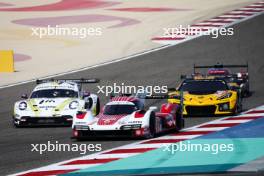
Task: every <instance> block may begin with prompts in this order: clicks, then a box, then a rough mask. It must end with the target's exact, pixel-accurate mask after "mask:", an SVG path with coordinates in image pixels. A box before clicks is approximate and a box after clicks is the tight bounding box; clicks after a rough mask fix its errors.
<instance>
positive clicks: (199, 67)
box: [193, 63, 248, 74]
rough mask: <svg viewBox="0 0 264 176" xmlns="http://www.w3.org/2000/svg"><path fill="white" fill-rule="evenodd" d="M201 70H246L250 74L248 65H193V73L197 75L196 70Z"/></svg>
mask: <svg viewBox="0 0 264 176" xmlns="http://www.w3.org/2000/svg"><path fill="white" fill-rule="evenodd" d="M201 68H246V69H247V72H248V63H246V64H242V65H224V64H219V63H217V64H216V65H195V64H194V65H193V73H194V74H195V73H196V69H201Z"/></svg>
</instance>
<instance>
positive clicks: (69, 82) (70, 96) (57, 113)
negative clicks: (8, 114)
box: [13, 79, 100, 127]
mask: <svg viewBox="0 0 264 176" xmlns="http://www.w3.org/2000/svg"><path fill="white" fill-rule="evenodd" d="M98 81H99V80H98V79H64V80H62V79H60V80H54V79H51V80H37V81H36V83H37V86H36V87H35V88H34V90H33V91H32V93H31V94H30V96H29V97H28V96H27V95H26V94H24V95H22V97H21V98H22V100H20V101H17V102H16V103H15V105H14V114H13V123H14V125H15V126H16V127H21V126H31V125H67V126H71V125H72V120H73V117H74V116H75V115H76V113H77V112H78V111H81V110H82V111H83V110H87V111H90V112H91V114H93V115H97V114H98V113H99V111H100V102H99V98H98V96H97V95H95V94H91V93H89V92H87V91H83V90H82V86H81V85H82V84H84V83H97V82H98Z"/></svg>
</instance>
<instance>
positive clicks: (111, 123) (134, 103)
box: [73, 96, 184, 140]
mask: <svg viewBox="0 0 264 176" xmlns="http://www.w3.org/2000/svg"><path fill="white" fill-rule="evenodd" d="M183 125H184V121H183V119H182V116H181V115H179V106H178V105H176V104H171V103H165V104H163V105H162V106H161V110H160V112H157V107H150V108H149V109H147V110H145V109H144V100H143V99H141V98H139V97H137V96H118V97H113V98H112V99H111V100H110V101H109V102H108V103H107V104H106V105H105V106H104V107H103V108H102V110H101V112H100V113H99V115H98V116H96V117H95V116H93V115H92V114H91V112H89V111H85V112H79V113H78V114H77V115H76V117H75V118H74V122H73V137H74V138H76V139H77V140H78V139H82V138H85V137H93V136H130V137H145V138H152V137H154V136H155V135H156V134H158V133H161V132H165V131H168V130H173V129H175V130H179V129H181V128H182V127H183Z"/></svg>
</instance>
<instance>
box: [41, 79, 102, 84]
mask: <svg viewBox="0 0 264 176" xmlns="http://www.w3.org/2000/svg"><path fill="white" fill-rule="evenodd" d="M48 82H75V83H77V84H91V83H99V82H100V80H99V79H97V78H92V79H86V78H81V79H44V80H39V79H37V80H36V84H41V83H48Z"/></svg>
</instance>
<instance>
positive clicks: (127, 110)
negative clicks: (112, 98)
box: [104, 105, 136, 115]
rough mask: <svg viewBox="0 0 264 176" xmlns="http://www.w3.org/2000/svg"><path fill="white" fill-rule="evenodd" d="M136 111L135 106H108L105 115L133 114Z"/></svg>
mask: <svg viewBox="0 0 264 176" xmlns="http://www.w3.org/2000/svg"><path fill="white" fill-rule="evenodd" d="M135 110H136V107H135V106H134V105H106V106H105V109H104V114H105V115H119V114H132V113H133V112H134V111H135Z"/></svg>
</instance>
